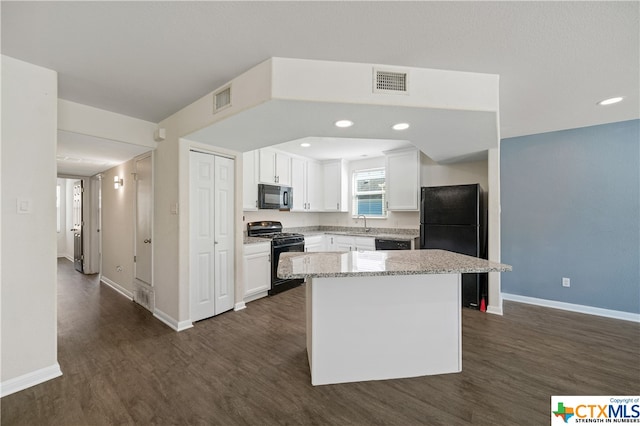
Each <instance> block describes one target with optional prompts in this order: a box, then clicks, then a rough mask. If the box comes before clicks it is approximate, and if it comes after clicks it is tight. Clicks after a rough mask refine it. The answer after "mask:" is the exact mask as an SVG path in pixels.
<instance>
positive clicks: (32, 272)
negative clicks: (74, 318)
mask: <svg viewBox="0 0 640 426" xmlns="http://www.w3.org/2000/svg"><path fill="white" fill-rule="evenodd" d="M56 128H57V75H56V73H55V72H54V71H51V70H48V69H45V68H42V67H38V66H35V65H31V64H28V63H26V62H22V61H18V60H16V59H13V58H10V57H7V56H2V155H1V157H2V169H1V170H2V171H1V174H2V178H1V182H2V191H1V193H2V195H1V199H2V250H1V252H2V272H1V277H2V290H1V295H2V314H1V319H2V326H1V328H2V339H1V342H2V360H1V367H2V368H1V373H0V378H1V380H2V391H1V392H2V395H6V394H9V393H12V392H16V391H18V390H21V389H23V388H25V387H28V386H32V385H35V384H37V383H40V382H42V381H45V380H49V379H51V378H53V377H57V376H59V375H60V374H62V373H61V371H60V366H59V365H58V360H57V335H56V333H57V324H56V314H57V311H56V249H57V244H56V219H55V218H56V207H55V206H56V200H55V197H56ZM19 200H24V201H26V202H27V203H28V204H29V205H28V206H27V207H28V208H29V209H30V211H29V212H28V213H26V214H19V213H18V212H17V204H18V201H19ZM34 265H37V267H34Z"/></svg>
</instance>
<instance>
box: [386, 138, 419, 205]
mask: <svg viewBox="0 0 640 426" xmlns="http://www.w3.org/2000/svg"><path fill="white" fill-rule="evenodd" d="M386 174H387V176H386V181H387V194H386V197H387V210H405V211H411V210H418V208H419V207H418V202H419V198H420V152H419V151H418V150H417V149H416V150H413V149H412V150H409V151H399V152H393V153H392V152H390V153H387V155H386Z"/></svg>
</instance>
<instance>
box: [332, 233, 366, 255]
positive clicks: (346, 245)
mask: <svg viewBox="0 0 640 426" xmlns="http://www.w3.org/2000/svg"><path fill="white" fill-rule="evenodd" d="M326 237H327V249H328V250H331V251H356V250H375V249H376V241H375V238H374V237H354V236H351V235H327V236H326Z"/></svg>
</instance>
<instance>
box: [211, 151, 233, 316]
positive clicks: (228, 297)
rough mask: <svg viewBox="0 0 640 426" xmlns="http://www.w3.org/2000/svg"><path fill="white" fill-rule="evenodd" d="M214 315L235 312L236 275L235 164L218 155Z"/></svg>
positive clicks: (216, 166) (216, 160) (215, 186)
mask: <svg viewBox="0 0 640 426" xmlns="http://www.w3.org/2000/svg"><path fill="white" fill-rule="evenodd" d="M215 175H216V179H215V185H214V193H215V205H214V229H215V232H214V238H215V241H214V253H215V265H214V267H215V274H214V279H215V315H218V314H221V313H222V312H226V311H228V310H230V309H233V303H234V297H233V294H234V293H233V289H234V282H235V279H234V277H235V274H234V268H233V263H234V262H233V260H234V240H233V232H234V226H233V205H234V192H235V190H234V186H235V185H234V161H233V160H231V159H229V158H225V157H219V156H215Z"/></svg>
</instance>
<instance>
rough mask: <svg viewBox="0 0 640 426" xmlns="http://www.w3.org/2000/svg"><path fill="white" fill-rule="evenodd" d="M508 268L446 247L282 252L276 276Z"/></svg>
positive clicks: (508, 266) (338, 275) (399, 273)
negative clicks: (442, 248) (431, 248)
mask: <svg viewBox="0 0 640 426" xmlns="http://www.w3.org/2000/svg"><path fill="white" fill-rule="evenodd" d="M505 271H511V266H510V265H505V264H502V263H496V262H490V261H488V260H484V259H479V258H477V257H471V256H465V255H463V254H458V253H453V252H450V251H446V250H377V251H350V252H316V253H304V254H302V253H282V254H281V255H280V262H279V263H278V276H279V277H280V278H306V277H358V276H381V275H423V274H457V273H479V272H505Z"/></svg>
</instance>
